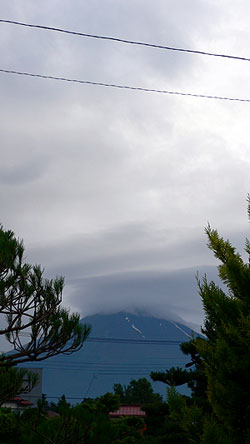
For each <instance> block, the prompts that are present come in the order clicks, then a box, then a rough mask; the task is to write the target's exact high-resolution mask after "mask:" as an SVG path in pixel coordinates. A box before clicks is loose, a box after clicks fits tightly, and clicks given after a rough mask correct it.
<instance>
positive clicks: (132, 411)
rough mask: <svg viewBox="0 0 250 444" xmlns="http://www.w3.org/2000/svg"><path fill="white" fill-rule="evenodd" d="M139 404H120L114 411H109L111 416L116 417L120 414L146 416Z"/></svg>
mask: <svg viewBox="0 0 250 444" xmlns="http://www.w3.org/2000/svg"><path fill="white" fill-rule="evenodd" d="M141 407H142V406H141V405H129V404H126V405H121V407H120V408H119V409H118V410H116V411H115V412H110V413H109V416H111V418H118V417H120V416H146V412H144V411H143V410H141Z"/></svg>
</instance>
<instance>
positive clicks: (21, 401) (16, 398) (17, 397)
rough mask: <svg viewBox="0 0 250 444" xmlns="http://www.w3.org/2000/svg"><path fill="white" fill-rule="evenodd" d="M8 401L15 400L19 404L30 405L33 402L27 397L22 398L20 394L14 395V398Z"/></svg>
mask: <svg viewBox="0 0 250 444" xmlns="http://www.w3.org/2000/svg"><path fill="white" fill-rule="evenodd" d="M10 402H16V403H17V404H18V405H20V406H22V405H23V406H30V405H33V402H30V401H28V400H27V399H23V398H21V397H20V396H15V398H12V399H11V400H10Z"/></svg>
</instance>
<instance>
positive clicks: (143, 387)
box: [113, 378, 162, 404]
mask: <svg viewBox="0 0 250 444" xmlns="http://www.w3.org/2000/svg"><path fill="white" fill-rule="evenodd" d="M113 390H114V393H115V394H118V395H119V396H120V401H121V403H122V404H151V403H154V402H161V401H162V396H161V395H160V394H159V393H154V391H153V387H152V384H151V382H150V381H148V379H147V378H139V379H137V380H136V379H132V380H131V381H130V383H129V384H128V385H127V386H126V385H122V384H114V386H113Z"/></svg>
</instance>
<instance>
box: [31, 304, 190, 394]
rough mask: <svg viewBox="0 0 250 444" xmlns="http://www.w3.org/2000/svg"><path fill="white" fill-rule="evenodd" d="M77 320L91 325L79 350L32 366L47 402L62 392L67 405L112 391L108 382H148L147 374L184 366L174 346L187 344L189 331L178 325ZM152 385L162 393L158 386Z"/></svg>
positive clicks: (132, 318) (138, 318)
mask: <svg viewBox="0 0 250 444" xmlns="http://www.w3.org/2000/svg"><path fill="white" fill-rule="evenodd" d="M82 322H84V323H87V324H91V325H92V332H91V335H90V340H89V341H87V342H86V343H85V345H84V347H83V348H82V349H81V350H80V351H79V352H77V353H74V354H73V355H70V356H60V355H59V356H56V357H54V358H51V359H49V360H47V361H44V362H41V363H38V364H37V367H42V368H43V392H44V393H45V394H46V395H47V397H48V399H49V400H50V399H51V400H53V397H58V396H61V395H62V394H65V395H66V396H67V397H69V398H71V400H72V402H74V401H75V402H77V400H78V401H80V399H82V398H84V397H96V396H99V395H101V394H103V393H106V392H107V391H112V388H113V384H114V383H117V382H120V383H121V384H128V383H129V381H130V380H131V379H132V378H136V379H138V378H140V377H147V378H149V374H150V372H151V371H152V370H154V371H164V370H165V369H166V368H169V367H172V366H177V365H178V366H179V367H183V366H184V365H185V363H186V362H188V357H186V356H185V355H183V353H182V352H181V351H180V348H179V344H180V343H181V342H184V341H187V340H189V339H190V337H191V336H192V331H191V330H190V328H188V327H187V326H184V325H182V324H180V323H179V322H174V321H166V320H164V319H158V318H154V317H149V316H144V315H135V314H130V313H124V312H121V313H116V314H110V315H93V316H88V317H86V318H84V319H82ZM95 338H96V339H95ZM103 338H106V340H105V339H103ZM114 338H115V339H120V341H117V342H114V341H113V339H114ZM126 340H127V341H126ZM92 341H93V342H92ZM151 341H154V342H151ZM157 341H158V342H157ZM162 341H165V342H162ZM166 341H173V342H168V343H166ZM175 341H176V342H175ZM31 366H32V367H34V364H32V365H31ZM153 386H154V389H155V390H156V391H160V392H161V393H162V394H165V386H164V385H163V384H161V383H154V384H153ZM77 398H79V399H77Z"/></svg>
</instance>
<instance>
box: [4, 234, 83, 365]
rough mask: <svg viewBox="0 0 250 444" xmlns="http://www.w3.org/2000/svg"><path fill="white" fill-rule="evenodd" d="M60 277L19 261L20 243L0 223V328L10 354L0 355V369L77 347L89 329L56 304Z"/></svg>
mask: <svg viewBox="0 0 250 444" xmlns="http://www.w3.org/2000/svg"><path fill="white" fill-rule="evenodd" d="M63 286H64V279H63V278H62V277H56V278H55V279H45V278H44V277H43V270H42V269H41V267H40V266H38V265H30V264H27V263H25V262H24V246H23V242H22V241H20V240H18V239H17V238H16V237H15V235H14V233H13V232H12V231H10V230H8V231H6V230H4V229H3V227H2V226H0V313H1V314H2V315H4V317H5V321H6V323H5V326H4V327H2V328H1V329H0V335H4V336H5V337H6V339H7V340H8V341H9V343H10V347H11V348H12V349H14V353H9V354H5V355H3V356H0V367H6V366H13V365H16V364H20V363H23V362H27V361H41V360H44V359H47V358H49V357H51V356H55V355H57V354H59V353H62V354H71V353H73V352H75V351H77V350H79V349H80V348H81V347H82V345H83V342H84V340H85V339H86V338H87V336H88V335H89V333H90V327H89V326H86V325H81V324H80V323H79V320H80V317H79V315H78V314H75V313H73V314H70V313H69V311H68V310H66V309H64V308H62V306H61V302H62V291H63Z"/></svg>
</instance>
